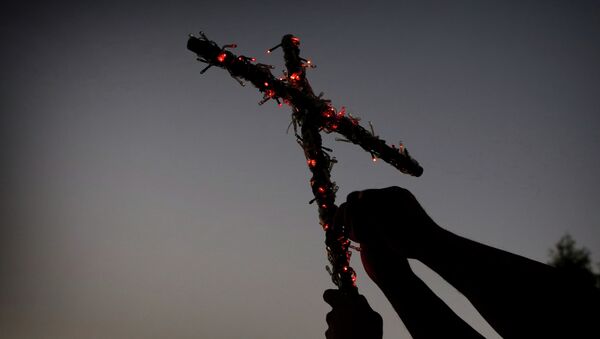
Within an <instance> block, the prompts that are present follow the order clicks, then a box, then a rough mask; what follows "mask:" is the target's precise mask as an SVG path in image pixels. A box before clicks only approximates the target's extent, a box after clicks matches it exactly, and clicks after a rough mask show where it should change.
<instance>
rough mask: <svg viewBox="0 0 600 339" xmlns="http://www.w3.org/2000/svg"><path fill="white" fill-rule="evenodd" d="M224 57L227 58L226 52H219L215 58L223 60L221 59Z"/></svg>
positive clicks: (223, 59)
mask: <svg viewBox="0 0 600 339" xmlns="http://www.w3.org/2000/svg"><path fill="white" fill-rule="evenodd" d="M225 58H227V53H221V54H219V55H218V56H217V60H218V61H219V62H223V61H225Z"/></svg>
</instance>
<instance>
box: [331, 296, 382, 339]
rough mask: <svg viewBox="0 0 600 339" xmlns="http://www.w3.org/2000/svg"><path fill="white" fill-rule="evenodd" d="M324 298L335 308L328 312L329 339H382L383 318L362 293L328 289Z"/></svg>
mask: <svg viewBox="0 0 600 339" xmlns="http://www.w3.org/2000/svg"><path fill="white" fill-rule="evenodd" d="M323 299H324V300H325V302H326V303H328V304H329V305H331V307H333V309H332V310H331V312H329V313H327V317H326V320H327V325H328V326H329V328H328V329H327V331H326V332H325V337H326V338H327V339H381V338H382V336H383V320H382V319H381V316H380V315H379V313H377V312H375V311H373V309H372V308H371V306H369V303H368V302H367V299H366V298H365V297H364V296H362V295H348V294H345V293H343V292H341V291H339V290H326V291H325V293H323Z"/></svg>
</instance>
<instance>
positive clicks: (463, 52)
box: [0, 0, 600, 339]
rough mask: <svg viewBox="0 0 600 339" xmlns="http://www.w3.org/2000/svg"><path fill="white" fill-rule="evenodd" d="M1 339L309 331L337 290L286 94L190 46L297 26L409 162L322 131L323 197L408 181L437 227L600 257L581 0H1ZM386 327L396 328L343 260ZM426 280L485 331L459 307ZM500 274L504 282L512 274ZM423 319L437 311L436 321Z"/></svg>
mask: <svg viewBox="0 0 600 339" xmlns="http://www.w3.org/2000/svg"><path fill="white" fill-rule="evenodd" d="M0 13H1V14H0V19H1V20H0V34H1V35H0V36H1V38H2V42H3V48H2V55H1V56H0V60H1V61H2V62H1V67H2V76H1V78H0V87H1V92H0V93H2V98H1V101H0V105H1V106H0V108H1V115H0V132H1V134H0V140H1V145H2V153H1V159H2V167H1V170H0V174H1V176H0V178H1V179H2V187H3V188H2V190H0V192H1V195H0V200H1V201H2V208H1V209H0V211H2V214H1V215H0V216H1V219H0V223H1V224H0V337H1V338H11V339H12V338H15V339H29V338H31V339H35V338H56V339H59V338H60V339H63V338H64V339H71V338H73V339H76V338H107V339H108V338H111V339H114V338H117V339H120V338H123V339H125V338H127V339H131V338H135V339H137V338H140V339H142V338H182V339H183V338H211V339H213V338H214V339H220V338H257V339H259V338H260V339H280V338H292V339H295V338H298V339H299V338H303V339H304V338H323V337H324V335H323V333H324V332H325V330H326V326H327V325H326V323H325V314H326V313H327V312H328V311H329V310H330V307H329V306H328V305H327V304H325V303H324V302H323V300H322V294H323V291H324V290H325V289H327V288H332V287H333V285H332V284H331V281H330V278H329V276H328V274H327V272H326V271H325V268H324V267H325V265H326V264H327V259H326V256H325V249H324V244H323V240H324V234H323V232H322V230H321V228H320V226H319V224H318V218H317V211H316V207H315V206H314V205H309V204H308V201H309V200H311V198H312V194H311V191H310V187H309V184H308V179H309V176H310V173H309V171H308V169H307V167H306V162H305V159H304V155H303V153H302V150H301V149H300V147H298V145H297V144H296V141H295V138H294V136H293V133H290V134H286V129H287V127H288V124H289V122H290V111H289V108H287V107H283V108H279V107H277V105H275V104H271V103H267V104H265V105H263V106H258V105H257V103H258V102H259V101H260V99H261V97H262V96H261V95H260V93H259V92H258V90H256V89H255V88H252V87H251V86H246V87H241V86H239V85H238V84H237V82H236V81H234V80H233V79H232V78H230V77H229V75H228V74H227V72H226V71H224V70H222V69H217V68H213V69H210V70H209V71H207V73H206V74H204V75H200V74H199V72H200V70H201V69H202V68H203V67H204V65H203V64H201V63H198V62H196V61H195V56H194V55H193V53H191V52H189V51H188V50H187V49H186V41H187V36H188V34H189V33H197V32H198V31H200V30H202V31H204V32H205V33H206V34H207V35H208V37H209V38H211V39H213V40H215V41H217V42H219V43H221V44H226V43H237V44H238V48H237V50H236V51H235V52H236V53H239V54H244V55H247V56H254V57H256V58H258V60H259V61H260V62H264V63H268V64H273V65H275V66H277V69H276V70H274V73H275V74H280V72H281V70H282V67H283V60H282V52H281V50H278V51H276V52H274V53H273V54H271V55H266V54H265V50H266V49H267V48H269V47H272V46H274V45H275V44H277V43H278V42H279V41H280V39H281V37H282V36H283V35H285V34H288V33H292V34H294V35H297V36H298V37H300V39H301V41H302V45H301V54H302V55H303V56H305V57H310V58H311V59H312V60H313V62H314V63H315V64H316V65H317V66H318V67H317V68H316V69H314V70H310V71H309V73H308V78H309V80H310V82H311V84H312V87H313V89H314V91H315V92H316V93H319V92H321V91H323V92H324V93H325V97H326V98H329V99H331V100H332V102H333V104H334V105H335V106H336V107H341V106H345V107H346V109H347V111H348V112H351V113H352V114H353V115H357V116H359V117H361V118H362V119H363V122H364V123H365V125H366V124H367V121H371V122H372V123H373V125H374V127H375V132H376V133H377V134H378V135H380V136H381V137H382V138H383V139H385V140H387V141H388V142H389V143H394V144H397V142H398V140H402V141H403V142H404V144H405V145H406V146H407V148H408V149H409V150H410V151H411V155H413V156H414V157H415V159H417V160H418V161H419V162H420V163H421V165H422V166H423V168H424V170H425V171H424V174H423V176H422V177H420V178H414V177H410V176H407V175H404V174H401V173H400V172H398V171H397V170H395V169H394V168H392V167H391V166H389V165H387V164H385V163H383V162H377V163H375V164H374V163H373V162H372V161H371V160H370V155H369V154H368V153H366V152H364V151H363V150H362V149H360V148H359V147H358V146H355V145H351V144H347V143H341V142H336V141H335V140H334V137H335V136H333V135H331V136H327V137H326V138H325V144H326V146H328V147H330V148H333V149H334V155H335V156H336V157H337V159H338V160H339V163H338V164H337V165H336V166H335V167H334V170H333V179H334V180H335V181H336V182H337V183H338V185H339V186H340V191H339V192H338V202H339V203H341V202H343V201H344V200H345V197H346V195H347V194H348V193H350V192H352V191H354V190H360V189H367V188H381V187H387V186H393V185H395V186H401V187H405V188H408V189H410V190H411V191H412V192H413V193H414V194H415V196H416V197H417V198H418V199H419V201H420V202H421V203H422V205H423V206H424V208H425V209H426V210H427V211H428V213H429V214H430V215H431V216H432V218H433V219H434V220H436V221H437V222H438V223H439V224H440V225H442V226H443V227H445V228H447V229H448V230H450V231H453V232H455V233H457V234H460V235H462V236H465V237H467V238H470V239H473V240H476V241H479V242H482V243H485V244H488V245H491V246H494V247H498V248H501V249H504V250H507V251H510V252H513V253H517V254H519V255H522V256H525V257H528V258H531V259H534V260H538V261H541V262H546V261H547V260H548V250H549V248H551V247H552V246H553V245H554V244H555V243H556V242H557V241H558V239H559V238H560V237H561V236H562V235H564V234H565V233H567V232H568V233H570V234H571V235H572V236H573V237H574V239H575V240H576V241H577V243H578V244H580V245H583V246H585V247H587V248H589V249H590V250H591V252H592V257H593V260H594V262H598V261H600V210H599V206H600V194H599V192H600V178H599V175H598V173H600V157H599V155H600V154H599V150H600V1H583V0H582V1H567V0H564V1H554V0H538V1H527V0H519V1H517V0H514V1H486V0H482V1H417V0H415V1H365V2H362V1H354V2H352V1H323V2H317V1H301V2H299V1H298V2H284V1H256V2H255V1H221V2H219V1H210V2H209V1H195V2H179V1H153V2H148V3H143V2H139V3H137V2H131V1H118V2H117V1H115V2H113V1H102V2H101V1H97V2H87V1H73V2H65V1H62V2H61V1H57V2H52V1H50V2H48V1H40V2H37V3H36V2H32V1H30V2H24V1H5V2H3V4H2V5H0ZM352 263H353V266H354V267H355V268H356V270H357V272H358V282H357V283H358V287H359V291H360V293H362V294H364V295H365V296H366V297H367V299H368V300H369V302H370V304H371V306H372V307H373V308H374V309H375V310H376V311H378V312H379V313H380V314H381V315H382V316H383V318H384V338H386V339H391V338H410V336H409V334H408V333H407V331H406V329H405V328H404V326H403V324H402V322H401V321H400V319H399V318H398V316H397V315H396V314H395V312H394V311H393V309H392V308H391V306H390V305H389V303H388V302H387V300H386V299H385V297H384V296H383V294H382V293H381V292H380V291H379V289H378V288H377V287H376V286H375V285H374V284H373V283H372V282H371V281H370V280H369V278H368V277H367V275H366V274H365V273H364V271H363V269H362V267H361V264H360V260H359V259H358V256H356V255H355V257H354V258H353V261H352ZM412 264H413V267H414V268H415V270H416V271H417V273H418V274H419V275H420V276H422V277H423V278H424V279H425V280H426V281H427V282H428V283H429V284H430V286H431V287H432V289H434V291H436V293H439V295H440V296H441V297H442V298H443V299H444V300H446V301H447V302H448V303H449V304H450V305H451V307H453V309H454V310H455V311H456V312H457V313H458V314H460V315H461V316H463V317H464V318H465V319H466V320H467V321H468V322H469V323H470V324H472V326H474V327H475V328H476V329H477V330H478V331H480V332H481V333H482V334H483V335H484V336H486V337H488V338H499V336H498V335H497V334H495V332H493V330H492V329H491V328H490V327H489V325H487V324H486V323H485V322H484V321H483V320H482V318H481V317H480V316H479V315H478V314H477V313H476V312H475V311H474V309H473V308H472V306H470V305H469V304H468V302H466V300H465V299H464V298H463V297H462V296H460V295H459V294H458V293H457V292H456V291H455V290H454V289H453V288H451V287H449V286H448V285H447V284H446V283H445V282H443V281H442V280H441V279H440V278H438V277H437V276H435V274H433V273H432V272H431V271H429V270H428V269H426V268H425V267H424V266H423V265H422V264H420V263H418V262H412ZM517 279H518V278H517ZM434 325H435V324H432V326H434Z"/></svg>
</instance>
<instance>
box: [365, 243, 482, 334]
mask: <svg viewBox="0 0 600 339" xmlns="http://www.w3.org/2000/svg"><path fill="white" fill-rule="evenodd" d="M388 255H389V253H385V250H384V249H383V250H382V249H378V248H377V247H370V246H368V245H366V244H361V257H362V260H363V263H365V269H366V270H367V273H368V274H369V276H370V277H371V278H372V279H373V280H374V281H375V283H376V284H377V285H378V286H379V288H380V289H381V290H382V291H383V293H384V294H385V296H386V297H387V299H388V300H389V301H390V303H391V304H392V306H393V307H394V310H396V312H397V313H398V315H399V316H400V318H401V319H402V322H403V323H404V325H405V326H406V328H407V329H408V331H409V332H410V334H411V335H412V337H413V338H414V339H420V338H483V337H482V336H481V335H480V334H479V333H477V332H476V331H475V330H474V329H473V328H472V327H471V326H469V325H468V324H467V323H466V322H465V321H464V320H463V319H461V318H460V317H459V316H458V315H456V313H454V312H453V311H452V310H451V309H450V308H449V307H448V306H447V305H446V304H445V303H444V302H443V301H442V300H441V299H440V298H439V297H438V296H437V295H435V293H433V291H432V290H431V289H429V287H427V285H426V284H425V283H424V282H423V281H422V280H421V279H420V278H419V277H417V276H416V275H415V274H414V273H413V272H412V270H411V269H410V266H409V265H408V262H407V260H406V259H404V258H401V259H399V260H397V261H396V262H394V263H390V262H389V260H388V259H389V258H385V257H387V256H388ZM373 263H374V264H373ZM379 263H385V265H379Z"/></svg>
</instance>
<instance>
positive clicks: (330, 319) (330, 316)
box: [325, 311, 335, 326]
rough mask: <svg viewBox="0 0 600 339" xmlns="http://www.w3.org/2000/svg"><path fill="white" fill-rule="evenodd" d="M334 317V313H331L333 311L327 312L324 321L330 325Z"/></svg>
mask: <svg viewBox="0 0 600 339" xmlns="http://www.w3.org/2000/svg"><path fill="white" fill-rule="evenodd" d="M334 317H335V315H334V314H333V311H331V312H329V313H327V315H326V316H325V322H327V325H329V326H331V324H332V323H333V318H334Z"/></svg>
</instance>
